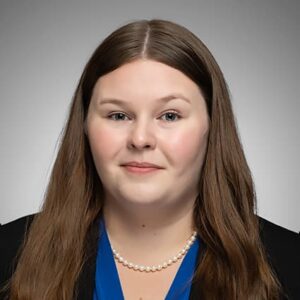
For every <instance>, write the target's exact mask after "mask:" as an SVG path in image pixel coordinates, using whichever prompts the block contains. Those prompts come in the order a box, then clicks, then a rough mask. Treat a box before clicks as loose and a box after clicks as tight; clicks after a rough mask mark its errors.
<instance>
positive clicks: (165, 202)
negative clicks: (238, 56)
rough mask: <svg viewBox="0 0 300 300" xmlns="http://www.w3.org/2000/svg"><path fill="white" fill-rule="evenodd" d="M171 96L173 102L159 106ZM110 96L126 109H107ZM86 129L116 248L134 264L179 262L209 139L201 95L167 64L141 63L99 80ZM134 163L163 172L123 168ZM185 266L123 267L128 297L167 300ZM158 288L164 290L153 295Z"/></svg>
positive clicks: (111, 105)
mask: <svg viewBox="0 0 300 300" xmlns="http://www.w3.org/2000/svg"><path fill="white" fill-rule="evenodd" d="M168 95H175V97H173V98H174V99H172V100H170V101H168V102H163V101H160V100H158V99H160V98H162V97H165V96H168ZM112 98H113V99H120V100H122V101H124V102H126V105H125V104H115V103H104V102H105V100H107V99H112ZM184 99H186V100H184ZM178 115H179V117H178ZM86 126H87V127H86V129H87V135H88V139H89V143H90V147H91V151H92V156H93V159H94V163H95V166H96V169H97V172H98V174H99V177H100V179H101V182H102V183H103V187H104V190H105V199H104V211H103V215H104V220H105V224H106V228H107V232H108V234H109V239H110V242H111V244H112V245H113V246H114V248H116V249H117V250H118V252H119V253H120V254H121V255H122V256H123V257H124V258H126V259H127V260H129V261H132V262H134V263H136V264H141V265H150V266H152V265H158V264H160V263H161V262H163V261H165V260H166V259H169V258H170V257H173V256H174V254H176V253H177V252H178V251H180V250H181V249H182V247H183V246H184V244H185V242H186V240H187V239H188V238H189V237H190V235H191V233H192V231H193V230H194V224H193V205H194V201H195V199H196V197H197V195H198V185H197V183H198V180H199V176H200V172H201V168H202V165H203V160H204V156H205V153H206V148H207V137H208V133H209V117H208V114H207V109H206V105H205V101H204V98H203V96H202V93H201V91H200V89H199V88H198V86H197V85H196V84H195V83H194V82H193V81H192V80H191V79H189V78H188V77H187V76H186V75H185V74H183V73H182V72H180V71H178V70H176V69H174V68H172V67H170V66H168V65H165V64H163V63H160V62H156V61H152V60H145V59H138V60H136V61H134V62H131V63H127V64H125V65H123V66H121V67H119V68H118V69H116V70H114V71H112V72H110V73H108V74H106V75H104V76H102V77H100V78H99V79H98V81H97V82H96V85H95V87H94V90H93V93H92V98H91V103H90V106H89V110H88V116H87V123H86ZM129 161H138V162H145V161H146V162H150V163H154V164H156V165H158V166H160V167H161V168H160V169H157V170H156V171H154V172H150V173H144V174H140V173H132V172H129V171H128V170H127V169H126V168H125V167H124V166H121V165H122V164H124V163H126V162H129ZM179 266H180V261H179V262H177V263H175V264H174V265H172V266H170V267H168V268H166V269H163V270H162V271H160V272H154V273H152V272H151V273H142V272H139V271H133V270H130V269H128V268H126V267H124V266H122V265H120V264H119V263H117V268H118V272H119V277H120V280H121V284H122V289H123V293H124V295H126V296H127V297H125V298H126V299H139V297H142V299H143V300H144V299H154V298H153V297H155V299H160V298H161V299H163V296H165V293H166V292H167V291H168V289H169V287H170V284H171V283H172V280H173V278H174V276H175V274H176V272H177V270H178V268H179ZM153 284H158V286H160V287H161V288H160V289H157V292H155V291H153V290H155V289H156V288H155V289H153Z"/></svg>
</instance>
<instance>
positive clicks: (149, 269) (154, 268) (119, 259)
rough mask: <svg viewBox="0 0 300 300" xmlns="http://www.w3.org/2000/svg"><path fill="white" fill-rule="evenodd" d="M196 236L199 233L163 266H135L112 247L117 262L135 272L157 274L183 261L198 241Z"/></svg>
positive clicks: (192, 236)
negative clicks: (180, 260)
mask: <svg viewBox="0 0 300 300" xmlns="http://www.w3.org/2000/svg"><path fill="white" fill-rule="evenodd" d="M196 235H197V232H196V231H193V234H192V235H191V237H190V238H189V239H188V240H187V243H186V244H185V246H184V247H183V248H182V250H180V251H179V252H178V254H177V255H175V256H173V257H172V258H170V259H169V260H166V261H164V262H163V263H162V264H159V265H157V266H143V265H137V264H134V263H132V262H129V261H127V260H126V259H124V258H123V257H122V256H121V255H120V254H119V253H118V252H117V251H116V250H115V249H114V247H113V246H112V245H111V248H112V251H113V254H114V258H115V259H116V261H117V262H119V263H121V264H122V265H123V266H125V267H127V268H129V269H132V270H134V271H141V272H156V271H160V270H162V269H165V268H167V267H168V266H170V265H172V264H173V263H175V262H177V261H178V260H179V259H181V258H182V257H183V256H184V255H185V254H186V253H187V252H188V250H189V249H190V247H191V246H192V244H193V243H194V241H195V240H196Z"/></svg>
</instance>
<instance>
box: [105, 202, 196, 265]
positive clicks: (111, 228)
mask: <svg viewBox="0 0 300 300" xmlns="http://www.w3.org/2000/svg"><path fill="white" fill-rule="evenodd" d="M182 202H183V201H182ZM193 204H194V199H193V201H192V199H191V201H184V203H183V204H182V206H180V207H178V203H177V207H174V205H173V206H172V205H170V204H169V205H165V206H161V207H157V204H156V205H153V207H152V206H151V205H133V204H132V206H131V207H120V205H118V204H117V203H116V202H114V201H105V205H104V210H103V216H104V221H105V226H106V230H107V233H108V236H109V240H110V242H111V244H112V245H113V247H114V248H115V249H116V250H117V251H118V252H120V254H122V256H123V257H125V258H126V259H131V260H132V261H134V262H136V263H141V264H154V263H159V262H161V261H162V260H164V259H166V258H169V257H171V256H172V255H174V254H175V253H177V252H178V251H180V250H181V248H182V247H183V246H184V245H185V243H186V241H187V239H188V238H190V236H191V234H192V232H193V230H194V224H193ZM154 206H155V207H154ZM154 250H155V251H154Z"/></svg>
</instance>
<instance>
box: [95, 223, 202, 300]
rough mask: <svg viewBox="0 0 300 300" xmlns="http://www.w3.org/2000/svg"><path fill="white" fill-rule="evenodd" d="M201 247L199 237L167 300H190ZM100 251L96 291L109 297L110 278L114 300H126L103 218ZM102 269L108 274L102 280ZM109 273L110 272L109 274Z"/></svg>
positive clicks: (178, 271) (180, 268) (172, 285)
mask: <svg viewBox="0 0 300 300" xmlns="http://www.w3.org/2000/svg"><path fill="white" fill-rule="evenodd" d="M100 241H101V242H100ZM199 246H200V239H199V236H197V238H196V240H195V241H194V243H193V244H192V246H191V247H190V249H189V250H188V252H187V253H186V254H185V256H184V257H183V258H182V259H181V261H180V266H179V268H178V270H177V272H176V275H175V277H174V278H173V281H172V283H171V285H170V288H169V290H168V292H167V295H166V297H165V300H171V299H188V296H189V293H190V289H191V280H192V277H193V274H194V269H195V264H196V259H197V254H198V250H199ZM99 250H100V251H99ZM99 250H98V257H97V265H98V258H100V257H101V260H100V259H99V261H101V268H97V270H96V289H98V290H100V291H101V292H103V293H105V295H107V293H106V292H105V291H104V290H105V281H106V282H107V281H108V279H107V278H109V281H110V283H109V285H110V286H111V287H112V286H113V295H114V299H125V298H124V295H123V290H122V285H121V281H120V277H119V273H118V269H117V265H116V261H115V259H114V256H113V252H112V248H111V244H110V241H109V237H108V234H107V231H106V227H105V222H104V218H103V217H102V218H101V220H100V239H99ZM99 269H100V270H99ZM101 269H105V272H104V273H105V274H106V276H104V275H102V276H100V277H102V278H100V277H99V275H100V274H99V273H98V272H100V273H101ZM107 272H109V274H108V273H107ZM99 287H100V289H99ZM106 289H107V288H106ZM179 297H180V298H179ZM104 299H106V298H104ZM108 299H109V298H108Z"/></svg>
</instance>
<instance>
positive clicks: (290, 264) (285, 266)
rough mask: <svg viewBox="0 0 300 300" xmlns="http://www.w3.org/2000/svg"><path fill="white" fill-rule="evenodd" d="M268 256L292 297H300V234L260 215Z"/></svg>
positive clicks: (260, 226)
mask: <svg viewBox="0 0 300 300" xmlns="http://www.w3.org/2000/svg"><path fill="white" fill-rule="evenodd" d="M259 229H260V236H261V240H262V242H263V245H264V248H265V251H266V254H267V258H268V260H269V262H270V263H271V265H272V267H273V270H274V271H275V272H276V274H277V276H278V278H279V280H280V282H281V283H282V285H283V287H284V289H285V290H286V291H287V293H288V294H289V295H290V296H291V297H290V298H291V299H300V235H299V234H297V233H296V232H293V231H291V230H288V229H286V228H284V227H281V226H279V225H276V224H274V223H272V222H270V221H268V220H266V219H264V218H262V217H259Z"/></svg>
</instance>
